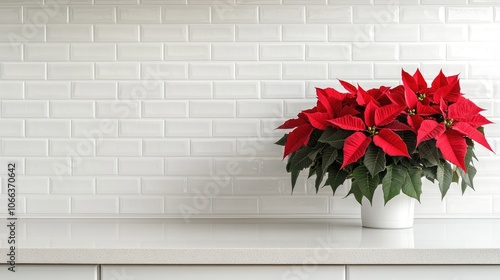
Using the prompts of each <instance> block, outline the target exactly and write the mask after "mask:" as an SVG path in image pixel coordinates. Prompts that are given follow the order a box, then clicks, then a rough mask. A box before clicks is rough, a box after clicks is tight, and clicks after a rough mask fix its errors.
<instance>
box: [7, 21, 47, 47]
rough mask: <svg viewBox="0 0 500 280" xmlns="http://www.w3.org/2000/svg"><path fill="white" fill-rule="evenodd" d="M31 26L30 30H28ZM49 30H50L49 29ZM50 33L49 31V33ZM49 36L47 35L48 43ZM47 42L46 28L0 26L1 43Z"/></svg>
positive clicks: (12, 25)
mask: <svg viewBox="0 0 500 280" xmlns="http://www.w3.org/2000/svg"><path fill="white" fill-rule="evenodd" d="M28 26H29V28H28ZM47 30H49V28H48V27H47ZM47 33H48V31H47ZM48 39H49V36H48V34H47V41H48ZM44 40H45V26H36V25H33V24H30V25H20V24H8V25H2V26H0V41H1V42H10V43H12V42H23V43H24V42H41V41H44Z"/></svg>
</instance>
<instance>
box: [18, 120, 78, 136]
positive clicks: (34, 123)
mask: <svg viewBox="0 0 500 280" xmlns="http://www.w3.org/2000/svg"><path fill="white" fill-rule="evenodd" d="M70 130H71V129H70V120H26V137H49V138H51V137H54V138H65V137H69V136H70V135H71V132H70Z"/></svg>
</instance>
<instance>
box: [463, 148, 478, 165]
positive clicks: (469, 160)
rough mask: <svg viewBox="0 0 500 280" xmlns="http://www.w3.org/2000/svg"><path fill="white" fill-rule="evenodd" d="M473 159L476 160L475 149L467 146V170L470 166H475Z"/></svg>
mask: <svg viewBox="0 0 500 280" xmlns="http://www.w3.org/2000/svg"><path fill="white" fill-rule="evenodd" d="M472 157H474V158H475V155H474V147H473V146H467V153H466V154H465V166H467V169H468V168H469V166H472V164H473V162H472ZM476 160H477V159H476Z"/></svg>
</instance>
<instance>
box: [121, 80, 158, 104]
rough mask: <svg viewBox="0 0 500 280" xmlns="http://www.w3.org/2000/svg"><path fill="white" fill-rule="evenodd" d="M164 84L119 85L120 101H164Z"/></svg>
mask: <svg viewBox="0 0 500 280" xmlns="http://www.w3.org/2000/svg"><path fill="white" fill-rule="evenodd" d="M163 96H164V86H163V82H160V81H158V82H155V81H148V82H143V81H140V82H120V83H119V85H118V98H119V99H129V100H130V99H163Z"/></svg>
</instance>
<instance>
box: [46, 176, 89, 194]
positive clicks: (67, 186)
mask: <svg viewBox="0 0 500 280" xmlns="http://www.w3.org/2000/svg"><path fill="white" fill-rule="evenodd" d="M94 181H95V180H94V179H93V178H91V177H78V176H60V177H53V178H51V179H50V193H53V194H93V193H95V182H94Z"/></svg>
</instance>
